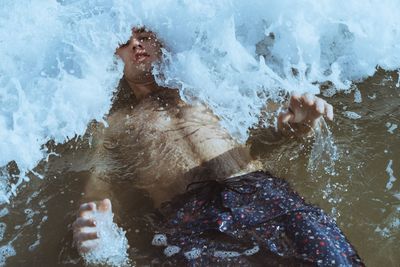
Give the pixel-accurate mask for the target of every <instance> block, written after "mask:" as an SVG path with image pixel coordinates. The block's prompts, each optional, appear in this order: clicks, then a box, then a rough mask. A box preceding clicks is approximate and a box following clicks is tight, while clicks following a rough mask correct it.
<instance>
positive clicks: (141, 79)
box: [125, 72, 154, 84]
mask: <svg viewBox="0 0 400 267" xmlns="http://www.w3.org/2000/svg"><path fill="white" fill-rule="evenodd" d="M125 79H127V80H128V81H130V82H132V83H137V84H140V83H147V82H151V81H154V77H153V74H152V73H151V72H142V73H138V74H135V75H126V74H125Z"/></svg>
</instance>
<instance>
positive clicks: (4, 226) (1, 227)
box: [0, 222, 7, 241]
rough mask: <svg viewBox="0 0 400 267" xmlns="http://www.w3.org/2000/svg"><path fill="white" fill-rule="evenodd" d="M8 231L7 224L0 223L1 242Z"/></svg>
mask: <svg viewBox="0 0 400 267" xmlns="http://www.w3.org/2000/svg"><path fill="white" fill-rule="evenodd" d="M6 229H7V224H5V223H3V222H0V241H2V240H3V238H4V234H5V232H6Z"/></svg>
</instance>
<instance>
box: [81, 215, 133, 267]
mask: <svg viewBox="0 0 400 267" xmlns="http://www.w3.org/2000/svg"><path fill="white" fill-rule="evenodd" d="M93 218H94V219H95V220H96V229H97V233H98V235H99V239H96V240H93V241H92V240H89V241H86V243H87V242H89V243H92V244H87V245H95V248H94V249H93V250H91V251H90V252H88V253H85V254H84V255H83V257H84V259H85V261H86V262H87V263H89V264H108V265H111V266H128V265H129V259H128V253H127V250H128V247H129V246H128V240H127V239H126V237H125V232H124V231H123V229H122V228H120V227H118V225H116V224H115V223H114V222H113V214H112V213H111V212H94V213H93Z"/></svg>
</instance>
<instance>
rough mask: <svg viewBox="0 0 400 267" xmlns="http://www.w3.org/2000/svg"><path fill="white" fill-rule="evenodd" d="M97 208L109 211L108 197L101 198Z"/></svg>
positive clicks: (109, 202)
mask: <svg viewBox="0 0 400 267" xmlns="http://www.w3.org/2000/svg"><path fill="white" fill-rule="evenodd" d="M98 209H99V211H102V212H105V211H111V201H110V200H109V199H108V198H106V199H103V200H102V201H100V203H99V207H98Z"/></svg>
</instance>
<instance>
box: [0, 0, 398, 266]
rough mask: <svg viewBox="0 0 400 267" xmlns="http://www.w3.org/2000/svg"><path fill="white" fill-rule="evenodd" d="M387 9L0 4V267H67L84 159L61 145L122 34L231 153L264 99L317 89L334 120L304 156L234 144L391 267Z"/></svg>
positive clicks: (114, 0)
mask: <svg viewBox="0 0 400 267" xmlns="http://www.w3.org/2000/svg"><path fill="white" fill-rule="evenodd" d="M399 10H400V2H399V1H396V0H381V1H375V0H368V1H355V0H354V1H342V0H340V1H328V0H322V1H306V0H305V1H286V0H280V1H262V0H254V1H252V0H250V1H249V0H247V1H240V0H238V1H234V0H219V1H209V0H202V1H200V0H175V1H172V0H148V1H134V0H132V1H127V0H107V1H106V0H94V1H83V0H57V1H56V0H47V1H39V0H30V1H29V0H21V1H11V0H3V1H1V3H0V56H1V57H0V58H1V61H0V167H1V168H0V220H1V222H0V266H1V265H4V264H6V263H7V264H10V265H13V264H14V265H24V264H26V265H31V264H30V263H32V259H31V257H32V255H35V256H36V257H37V258H38V260H37V262H36V264H38V265H40V264H45V263H46V262H51V264H50V265H52V266H54V265H57V264H60V265H68V264H76V263H79V264H80V261H79V259H78V258H77V257H76V255H74V254H73V251H72V249H68V248H67V247H69V243H68V242H69V241H70V240H68V238H69V235H70V233H69V232H68V230H67V227H66V225H67V224H68V223H70V222H71V221H72V218H73V212H74V211H75V210H76V208H77V205H78V203H76V202H77V201H79V197H80V194H81V192H82V186H81V185H82V183H83V180H85V179H86V178H87V176H88V172H89V170H88V169H86V170H85V168H84V167H81V168H80V167H76V166H74V167H73V168H71V166H70V165H71V164H72V163H71V162H81V161H84V159H85V158H87V157H89V156H90V141H87V140H86V139H84V138H83V139H81V138H77V137H76V136H77V135H78V136H79V135H83V134H84V133H85V131H86V129H87V124H88V123H89V122H90V121H91V120H93V119H96V120H98V121H102V118H103V117H104V114H106V113H107V111H108V109H109V107H110V104H111V96H112V93H113V91H114V90H115V88H116V85H117V83H118V80H119V78H120V77H121V75H122V64H121V62H120V61H119V60H118V59H116V58H115V57H114V51H115V48H116V47H117V46H118V44H119V43H123V42H125V41H126V40H127V39H128V38H129V36H130V30H131V27H132V26H135V25H146V26H147V27H148V28H150V29H151V30H153V31H155V32H156V33H157V34H158V36H159V37H160V39H162V40H163V42H164V43H165V46H166V50H165V51H164V52H165V54H164V57H165V64H164V65H162V66H159V67H158V68H156V69H155V74H156V75H157V76H158V77H161V76H162V80H160V82H161V83H163V84H164V85H167V86H168V87H174V88H179V89H180V92H181V95H182V97H183V98H184V99H185V100H187V101H191V100H192V99H193V98H198V99H200V100H203V101H205V102H206V103H207V104H208V105H209V106H210V107H211V108H212V110H213V111H214V112H215V113H216V114H217V115H218V116H219V117H220V118H221V120H222V122H221V123H222V124H223V126H224V127H226V128H227V129H228V130H229V131H230V132H231V133H232V135H233V136H234V137H236V138H237V139H238V140H240V141H242V142H244V141H246V140H247V138H248V136H249V132H248V130H247V129H248V128H249V127H251V126H252V125H254V124H255V123H258V122H259V118H258V114H259V113H260V109H261V108H262V107H263V105H264V103H265V102H266V101H267V99H274V100H280V95H281V94H279V92H281V91H292V90H297V91H300V92H311V93H319V92H320V88H323V94H324V95H325V96H327V97H329V98H328V101H330V102H332V103H333V104H334V106H335V109H336V115H337V116H336V121H335V123H333V124H330V125H325V126H324V129H321V131H320V136H317V140H316V143H315V145H314V146H313V144H309V145H307V144H305V145H304V144H293V143H288V144H282V145H281V146H280V147H270V145H266V144H264V143H263V142H262V134H261V137H260V136H259V138H255V139H254V140H251V141H250V143H253V144H257V145H256V146H254V147H256V148H257V149H254V150H255V153H256V154H258V155H260V157H261V158H262V159H263V161H264V162H265V165H266V167H268V168H269V169H271V170H272V171H273V172H275V173H277V174H279V175H281V176H284V177H287V178H288V179H289V180H290V181H291V182H292V183H293V184H294V186H295V187H296V189H297V190H299V191H300V192H301V193H302V194H303V195H305V197H306V198H307V199H309V200H310V201H312V202H314V203H318V204H319V205H321V206H323V207H324V208H325V209H326V210H327V211H330V212H331V214H333V215H334V216H336V218H337V219H338V222H339V223H340V225H341V226H342V228H343V229H344V231H345V232H346V233H347V234H348V236H349V238H350V240H351V241H352V242H353V243H354V244H355V246H356V247H357V248H358V250H359V253H360V254H361V256H362V257H363V258H365V259H366V263H367V264H368V265H371V266H378V265H381V264H386V265H388V266H390V265H391V266H395V265H396V263H398V262H400V258H399V256H398V255H397V254H396V247H398V245H399V240H400V236H399V233H400V230H399V227H400V226H399V224H400V215H399V212H400V211H399V209H400V206H399V201H400V188H399V181H398V179H399V172H400V170H399V155H400V154H399V153H400V151H399V149H400V148H399V147H400V141H399V131H400V129H399V128H398V126H400V121H399V117H400V113H399V100H400V97H399V93H400V88H399V86H400V79H399V75H398V73H397V69H399V68H400V53H399V52H400V21H399V20H398V11H399ZM377 66H379V67H380V68H381V69H383V70H385V71H383V70H381V71H380V72H378V73H377V74H374V73H375V72H376V69H377ZM370 76H373V77H372V78H369V79H367V80H365V79H366V78H367V77H370ZM361 81H363V82H361ZM318 138H319V139H318ZM49 140H54V142H55V143H65V144H64V145H59V146H55V145H54V144H53V143H54V142H53V141H51V142H49ZM46 144H47V145H46ZM266 151H268V153H267V152H266ZM326 151H328V154H326V153H325V152H326ZM324 153H325V154H324ZM332 158H333V159H332ZM310 159H311V160H310ZM335 159H336V160H335ZM52 161H58V163H57V164H55V165H57V166H58V167H57V168H56V167H49V162H52ZM39 162H41V163H40V164H39ZM317 162H318V164H317ZM38 164H39V165H38ZM41 179H42V180H41ZM137 201H138V203H142V204H141V205H137V204H135V205H134V206H135V207H134V208H132V209H134V210H135V211H134V212H133V213H130V216H127V217H130V219H129V220H131V221H133V222H134V223H135V225H137V227H136V228H132V229H126V230H129V231H128V232H127V235H128V236H129V237H130V238H129V240H130V241H129V242H130V245H131V248H130V251H129V255H130V257H131V259H132V260H133V262H134V261H138V262H140V260H141V259H142V258H143V257H145V256H143V255H145V254H146V253H144V252H143V251H149V250H151V248H149V247H147V245H143V243H146V242H147V243H146V244H151V239H150V240H148V239H149V238H150V234H148V233H146V230H144V229H146V224H147V223H148V222H147V221H143V220H142V219H141V217H142V214H144V213H145V211H146V210H148V209H150V208H149V207H148V206H146V204H143V203H145V202H146V200H143V199H138V200H137ZM146 203H147V202H146ZM146 208H147V209H146ZM127 213H128V210H127ZM132 214H135V215H132ZM138 214H139V215H138ZM127 225H129V224H128V223H127ZM48 229H53V231H55V233H54V235H53V236H52V237H51V238H50V237H49V236H48V234H49V230H48ZM67 232H68V233H67ZM54 240H57V242H55V241H54ZM59 240H62V241H59ZM135 241H137V242H135ZM54 242H55V243H54ZM54 244H58V245H54ZM30 260H31V261H30Z"/></svg>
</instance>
